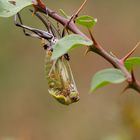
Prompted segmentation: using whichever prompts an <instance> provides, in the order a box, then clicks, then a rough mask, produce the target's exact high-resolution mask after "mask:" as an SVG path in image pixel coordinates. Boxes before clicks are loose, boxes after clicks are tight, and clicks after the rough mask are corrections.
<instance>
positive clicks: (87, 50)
mask: <svg viewBox="0 0 140 140" xmlns="http://www.w3.org/2000/svg"><path fill="white" fill-rule="evenodd" d="M89 52H90V48H89V47H87V49H86V50H85V53H84V55H87V54H88V53H89Z"/></svg>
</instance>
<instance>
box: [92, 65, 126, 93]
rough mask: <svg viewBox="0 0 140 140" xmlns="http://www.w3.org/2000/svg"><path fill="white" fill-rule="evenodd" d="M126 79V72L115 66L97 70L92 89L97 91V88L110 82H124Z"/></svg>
mask: <svg viewBox="0 0 140 140" xmlns="http://www.w3.org/2000/svg"><path fill="white" fill-rule="evenodd" d="M125 80H126V77H125V76H124V74H123V73H122V72H121V71H120V70H118V69H115V68H110V69H104V70H101V71H99V72H97V73H96V74H95V75H94V77H93V79H92V82H91V88H90V91H91V92H92V91H95V90H96V89H98V88H100V87H103V86H105V85H107V84H109V83H114V84H118V83H122V82H123V81H125Z"/></svg>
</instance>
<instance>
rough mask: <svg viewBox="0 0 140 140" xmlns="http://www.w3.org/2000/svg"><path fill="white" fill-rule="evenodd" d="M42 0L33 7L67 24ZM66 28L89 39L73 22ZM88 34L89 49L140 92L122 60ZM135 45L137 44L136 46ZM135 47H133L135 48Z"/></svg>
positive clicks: (138, 84) (139, 87)
mask: <svg viewBox="0 0 140 140" xmlns="http://www.w3.org/2000/svg"><path fill="white" fill-rule="evenodd" d="M37 1H41V0H37ZM42 3H43V2H42V1H41V4H38V5H35V7H37V9H38V11H39V12H42V13H44V14H46V13H47V14H48V15H49V16H50V17H52V18H53V19H54V20H56V21H57V22H59V23H61V24H62V25H63V26H65V25H67V24H68V23H69V20H68V19H66V18H64V17H62V16H60V15H58V14H57V13H56V12H54V11H53V10H51V9H49V8H47V7H44V5H45V4H42ZM67 28H68V29H69V30H70V31H72V32H73V33H76V34H79V35H81V36H83V37H85V38H86V39H90V38H89V37H87V36H86V35H85V34H84V33H83V32H82V31H81V30H79V28H78V27H77V26H76V25H75V23H74V22H70V23H69V24H68V26H67ZM89 33H90V36H91V40H92V41H93V43H94V45H93V46H90V50H91V51H92V52H94V53H97V54H98V55H100V56H102V57H103V58H104V59H105V60H107V61H108V62H109V63H111V64H112V65H113V67H115V68H117V69H119V70H121V71H122V72H123V74H124V75H125V76H126V78H127V82H128V85H129V87H130V88H132V89H134V90H136V91H137V92H139V93H140V83H139V82H138V81H137V80H134V79H136V78H134V77H133V76H134V74H132V73H130V72H129V71H128V70H127V69H126V68H125V66H124V63H123V62H122V59H118V58H116V57H113V56H112V55H110V54H109V53H108V52H107V51H106V50H104V48H103V47H102V46H101V45H100V44H99V43H98V42H97V41H96V39H95V38H94V37H93V35H92V33H91V31H90V32H89ZM136 47H137V46H136ZM136 47H135V48H136ZM135 48H134V49H133V50H132V51H130V52H129V53H128V55H126V57H124V58H123V59H126V58H127V57H129V56H130V55H131V54H132V53H133V51H134V50H135Z"/></svg>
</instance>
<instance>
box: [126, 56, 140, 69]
mask: <svg viewBox="0 0 140 140" xmlns="http://www.w3.org/2000/svg"><path fill="white" fill-rule="evenodd" d="M124 64H125V67H126V68H127V69H128V70H130V71H131V70H132V69H133V67H134V65H140V57H131V58H128V59H127V60H126V61H125V63H124Z"/></svg>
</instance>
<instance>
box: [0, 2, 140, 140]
mask: <svg viewBox="0 0 140 140" xmlns="http://www.w3.org/2000/svg"><path fill="white" fill-rule="evenodd" d="M46 1H47V2H46ZM46 1H45V0H44V2H46V3H47V6H48V7H49V8H52V9H54V10H55V11H59V9H60V8H61V9H63V10H64V11H66V12H67V13H68V14H69V15H71V14H73V12H74V11H75V10H76V9H77V8H78V7H79V6H80V4H81V3H82V2H83V0H77V1H74V0H71V1H70V0H46ZM139 6H140V1H139V0H88V2H87V4H86V6H85V9H84V10H83V11H82V12H81V14H84V15H85V14H88V15H91V16H93V17H96V18H97V19H98V23H97V25H96V27H95V28H94V36H95V37H96V39H97V40H98V41H99V42H100V44H101V45H102V46H103V47H104V48H105V49H106V50H107V51H109V52H113V53H114V54H115V55H116V56H118V57H119V58H121V57H122V56H124V55H125V54H126V53H127V52H128V51H129V50H131V49H132V48H133V47H134V46H135V44H136V43H137V42H138V41H140V29H139V25H140V14H139V13H140V8H139ZM27 9H28V8H26V10H24V11H23V12H22V15H23V20H24V23H25V24H26V25H30V26H34V27H38V28H43V26H42V24H41V23H40V22H39V21H38V19H37V18H36V17H32V16H31V13H30V12H28V10H27ZM83 31H85V33H86V30H85V29H83ZM84 51H85V48H82V49H77V50H75V51H73V52H71V53H70V55H71V62H70V63H71V67H72V70H73V74H74V76H75V81H76V83H77V87H78V90H79V92H80V96H81V100H80V101H79V102H78V103H75V104H72V105H70V106H64V105H61V104H59V103H58V102H57V101H56V100H54V99H53V98H52V97H51V96H50V95H49V94H48V91H47V81H46V79H45V71H44V58H45V52H44V50H43V48H42V47H41V42H40V41H39V40H37V39H34V38H29V37H26V36H24V35H23V32H22V30H21V29H20V28H17V27H15V26H14V23H13V17H12V18H0V140H11V139H12V140H58V139H61V140H105V139H109V140H128V139H129V138H124V139H121V138H119V135H122V133H123V134H124V133H125V134H126V135H128V134H130V133H133V134H134V135H135V136H134V137H135V138H132V139H135V140H138V139H140V137H139V133H140V131H139V127H140V126H139V119H140V114H139V108H140V102H139V100H140V95H139V94H137V93H136V92H135V91H133V90H128V91H127V92H125V93H124V94H121V92H122V90H123V88H124V86H126V83H124V84H120V85H109V86H107V87H104V88H102V89H99V90H98V91H96V92H94V93H93V94H89V87H90V81H91V78H92V76H93V74H94V73H95V72H96V71H98V70H100V69H103V68H107V67H111V65H110V64H108V62H106V61H105V60H103V59H102V58H101V57H99V56H97V55H96V54H93V53H89V54H88V55H86V56H84ZM135 56H140V49H139V48H138V49H137V50H136V52H135ZM135 73H136V75H137V78H138V79H140V75H139V68H136V69H135ZM125 110H127V111H125ZM126 112H128V113H126ZM133 114H134V115H133ZM131 115H132V118H133V119H134V120H138V121H137V122H136V127H135V126H133V120H132V119H131ZM129 117H130V121H129ZM137 125H138V126H137ZM133 131H134V132H133ZM136 131H138V132H137V133H135V132H136ZM112 135H117V136H115V137H113V138H108V137H111V136H112ZM116 137H118V138H116ZM120 137H121V136H120ZM132 139H131V140H132Z"/></svg>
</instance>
